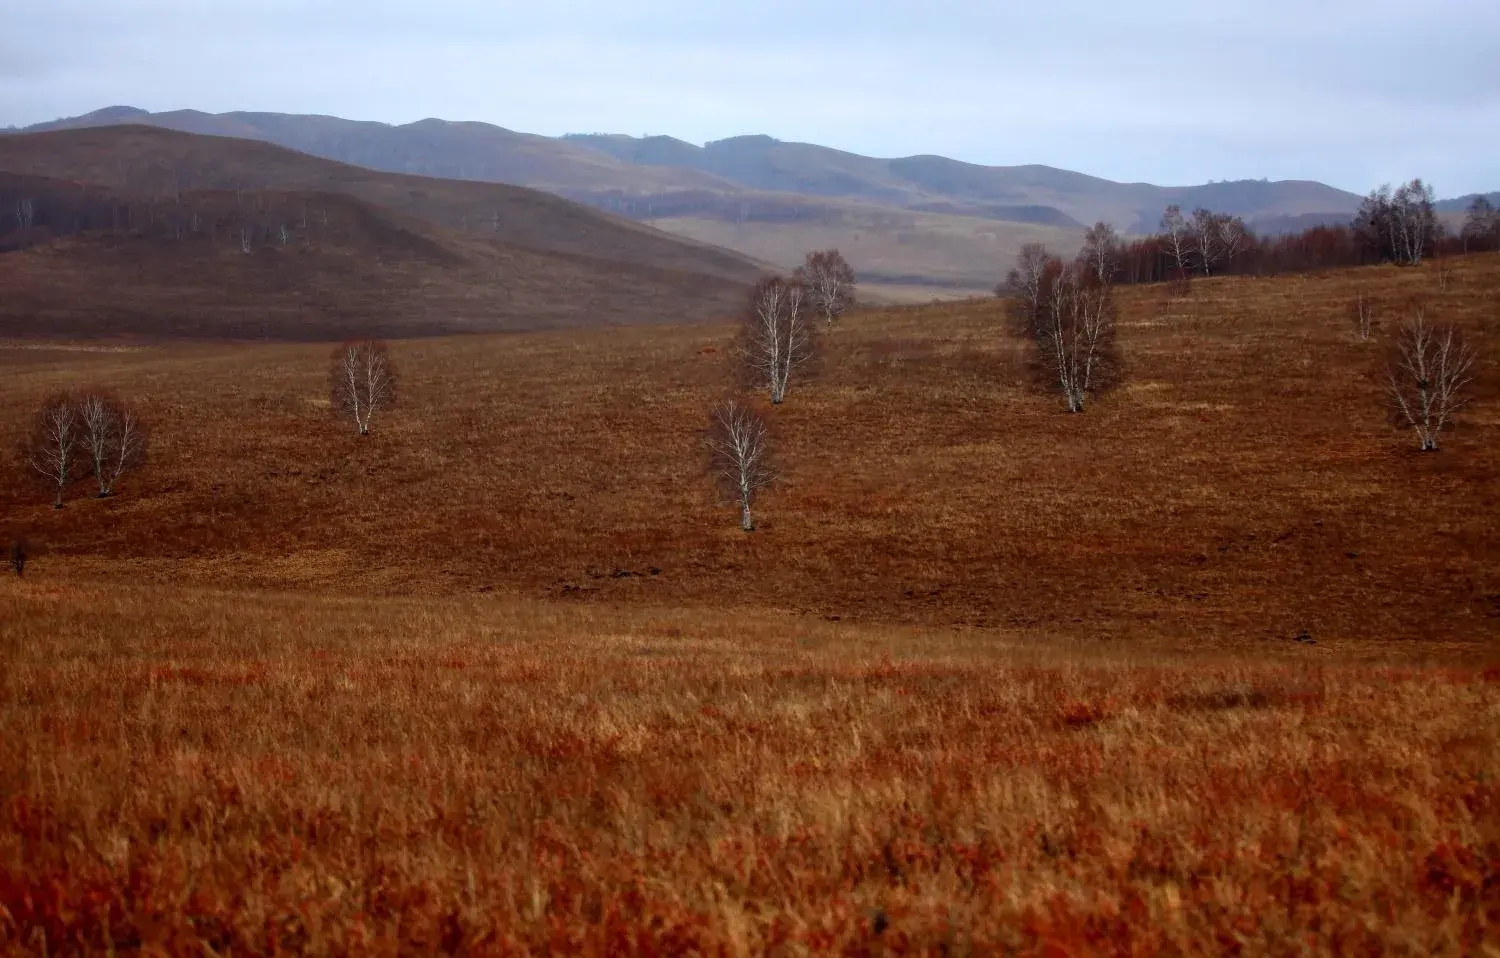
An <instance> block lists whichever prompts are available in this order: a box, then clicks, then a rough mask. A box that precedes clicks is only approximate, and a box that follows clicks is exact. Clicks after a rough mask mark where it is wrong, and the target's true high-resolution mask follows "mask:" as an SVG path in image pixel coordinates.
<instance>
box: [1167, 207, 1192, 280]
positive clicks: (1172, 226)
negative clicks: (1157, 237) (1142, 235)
mask: <svg viewBox="0 0 1500 958" xmlns="http://www.w3.org/2000/svg"><path fill="white" fill-rule="evenodd" d="M1161 232H1162V243H1163V245H1164V246H1166V249H1167V253H1168V255H1170V256H1171V257H1172V262H1173V265H1175V266H1176V267H1177V279H1178V280H1179V281H1180V282H1186V281H1187V277H1188V262H1189V260H1190V258H1191V256H1192V252H1191V246H1190V244H1191V242H1192V237H1191V231H1190V230H1189V228H1188V222H1187V220H1186V219H1185V218H1184V217H1183V215H1182V207H1180V206H1178V205H1177V204H1175V203H1174V204H1172V205H1171V206H1169V207H1167V211H1166V212H1165V213H1163V214H1162V217H1161Z"/></svg>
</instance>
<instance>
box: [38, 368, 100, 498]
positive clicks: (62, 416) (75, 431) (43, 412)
mask: <svg viewBox="0 0 1500 958" xmlns="http://www.w3.org/2000/svg"><path fill="white" fill-rule="evenodd" d="M25 458H26V463H27V465H29V466H30V467H31V469H32V471H33V472H35V473H36V474H37V475H38V476H39V477H40V478H41V480H42V481H43V482H45V483H46V484H47V485H48V486H49V487H50V488H53V489H55V490H56V492H57V494H56V496H55V497H54V498H53V500H52V507H53V508H54V509H61V508H62V506H63V491H64V490H65V489H67V487H68V484H69V483H70V482H73V481H75V480H77V479H80V478H82V476H83V474H84V470H85V469H86V468H87V465H88V460H87V458H86V456H85V453H84V449H83V427H82V423H80V422H79V418H78V410H77V405H76V403H75V402H74V400H73V397H72V396H69V395H67V394H66V393H59V394H57V395H55V396H53V397H52V398H51V399H48V400H47V401H46V402H45V403H44V404H43V405H42V408H41V409H40V410H38V411H37V414H36V418H35V419H33V420H32V425H31V433H30V435H29V436H28V437H27V439H26V446H25Z"/></svg>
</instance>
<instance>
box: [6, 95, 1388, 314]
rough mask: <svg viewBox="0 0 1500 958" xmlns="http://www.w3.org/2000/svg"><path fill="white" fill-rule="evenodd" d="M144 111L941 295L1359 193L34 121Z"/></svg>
mask: <svg viewBox="0 0 1500 958" xmlns="http://www.w3.org/2000/svg"><path fill="white" fill-rule="evenodd" d="M119 123H132V124H149V125H153V126H158V127H163V128H169V129H177V130H185V131H188V132H195V133H212V134H216V135H224V136H236V137H244V138H248V139H255V140H263V141H267V142H273V143H278V144H280V145H283V146H287V147H290V148H293V149H297V150H301V151H304V152H307V153H312V154H315V155H319V156H324V157H328V158H331V159H335V160H339V161H342V162H346V163H352V164H357V165H360V166H365V167H369V168H372V169H378V170H386V171H394V172H401V173H421V174H425V175H430V176H442V177H450V178H455V179H466V180H485V181H498V182H507V183H514V184H518V185H522V186H528V187H533V188H536V189H541V190H546V191H549V192H552V193H555V194H557V195H560V196H564V197H567V198H570V199H574V200H577V201H580V202H583V203H587V204H589V205H592V206H595V207H598V208H601V209H605V210H609V211H612V212H615V213H619V214H622V215H625V216H629V217H632V218H634V219H638V220H643V221H646V222H650V223H652V224H654V225H657V226H660V227H661V228H663V229H666V230H669V231H671V232H675V233H678V234H679V235H683V236H688V237H694V238H698V239H708V240H710V241H712V242H716V243H724V244H726V245H729V246H730V247H731V248H733V249H736V250H738V251H740V252H742V253H745V254H747V255H750V256H753V257H757V258H761V259H766V260H768V261H770V262H772V263H774V264H775V265H777V266H780V267H782V268H789V267H791V266H793V265H795V263H796V262H798V261H799V260H800V257H801V255H802V253H803V252H804V251H806V250H808V249H812V248H816V247H818V246H820V245H829V244H832V245H837V246H839V247H841V248H845V247H849V246H852V245H853V244H854V243H856V242H862V243H863V244H864V248H865V249H864V255H863V256H862V257H856V262H855V265H856V267H857V268H860V269H862V270H864V271H866V272H867V273H868V274H869V275H870V276H871V277H873V278H874V279H876V280H877V283H882V284H883V283H900V284H908V283H917V284H919V285H927V286H930V287H931V288H932V291H933V292H934V293H941V292H944V291H949V292H951V291H953V290H966V291H977V290H984V289H989V288H991V287H992V286H993V285H994V283H995V282H996V281H997V280H998V278H999V276H1000V275H1001V274H1003V272H1004V264H1005V263H1008V261H1009V260H1010V259H1011V258H1012V257H1013V256H1014V251H1015V250H1017V249H1019V248H1020V246H1021V245H1023V244H1024V243H1026V242H1030V241H1033V240H1043V241H1050V242H1051V243H1052V244H1053V245H1055V246H1056V247H1058V248H1059V249H1062V250H1065V251H1066V250H1070V249H1071V248H1073V247H1075V246H1076V245H1077V244H1078V243H1079V242H1080V235H1081V231H1082V227H1083V226H1084V225H1087V224H1092V223H1094V222H1096V221H1098V220H1106V221H1109V222H1111V223H1113V224H1114V225H1115V226H1116V227H1117V228H1119V229H1120V230H1122V231H1142V230H1154V229H1155V228H1156V224H1157V221H1158V220H1159V218H1160V216H1161V212H1162V210H1163V209H1164V208H1165V207H1166V206H1167V205H1168V204H1170V203H1177V204H1180V205H1182V206H1183V207H1185V208H1188V209H1191V208H1192V207H1194V206H1199V205H1207V206H1209V207H1211V208H1213V209H1215V210H1217V211H1221V212H1229V213H1235V214H1238V215H1242V216H1244V217H1245V218H1246V219H1247V220H1248V221H1250V222H1251V223H1252V224H1254V223H1256V222H1258V221H1262V220H1263V221H1265V222H1266V223H1267V224H1268V225H1273V228H1274V224H1276V223H1278V222H1280V221H1281V220H1283V219H1285V218H1288V217H1301V216H1308V215H1314V216H1319V217H1325V218H1334V217H1342V216H1347V215H1349V214H1352V213H1353V211H1354V210H1355V209H1356V207H1357V206H1358V203H1359V198H1358V197H1356V196H1353V195H1352V194H1349V193H1345V192H1343V191H1340V190H1336V189H1333V188H1331V187H1327V186H1324V185H1322V184H1319V183H1311V182H1298V181H1287V182H1276V183H1269V182H1253V181H1246V182H1236V183H1215V184H1208V185H1203V186H1190V187H1159V186H1153V185H1150V184H1144V183H1115V182H1112V181H1109V180H1105V179H1101V178H1098V177H1093V176H1086V175H1083V174H1079V173H1072V172H1069V171H1066V170H1058V169H1054V168H1051V167H1045V166H1035V165H1033V166H1014V167H986V166H980V165H976V164H971V163H963V162H959V161H956V160H951V159H948V158H945V157H937V156H913V157H904V158H896V159H880V158H874V157H866V156H860V155H857V154H853V153H847V152H843V151H839V150H834V149H829V148H826V147H821V146H816V145H812V144H805V143H785V142H782V141H779V140H775V139H773V138H771V137H768V136H744V137H735V138H732V139H728V140H721V141H718V142H715V143H709V144H707V145H706V146H702V147H700V146H696V145H693V144H689V143H685V142H683V141H681V140H676V139H673V138H671V137H647V138H634V137H629V136H619V135H592V134H588V135H571V136H565V137H561V138H556V139H553V138H548V137H541V136H535V135H530V134H524V133H516V132H513V131H510V130H505V129H503V128H500V127H496V126H491V125H488V124H483V123H450V122H445V121H442V120H433V119H429V120H422V121H420V122H418V123H412V124H406V125H402V126H392V125H388V124H383V123H369V122H356V121H351V120H344V119H340V118H337V117H323V116H295V115H286V114H272V113H226V114H207V113H200V112H197V111H193V110H182V111H174V112H168V113H154V114H153V113H146V112H144V111H140V110H135V109H132V108H129V107H118V108H111V109H107V110H101V111H99V112H97V113H93V114H88V115H86V116H82V117H74V118H70V119H66V120H59V121H56V122H55V123H50V124H43V125H42V126H39V127H33V128H32V129H33V130H43V129H78V128H88V127H96V126H101V125H111V124H119Z"/></svg>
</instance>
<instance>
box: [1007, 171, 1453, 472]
mask: <svg viewBox="0 0 1500 958" xmlns="http://www.w3.org/2000/svg"><path fill="white" fill-rule="evenodd" d="M1408 195H1411V194H1410V193H1409V194H1408ZM1169 212H1170V211H1169ZM1195 219H1198V218H1197V217H1195ZM1187 235H1188V234H1187V233H1184V236H1187ZM1221 235H1223V234H1221ZM1185 242H1186V241H1185ZM1403 242H1405V241H1403ZM1121 249H1122V247H1121V244H1120V241H1119V237H1118V236H1117V235H1116V233H1115V231H1114V229H1113V228H1112V227H1110V226H1109V225H1108V224H1106V223H1098V224H1096V225H1095V226H1093V227H1092V228H1091V229H1089V230H1088V231H1087V233H1085V235H1084V243H1083V247H1082V249H1081V250H1080V251H1079V253H1078V256H1077V258H1076V259H1075V260H1074V261H1073V262H1072V263H1066V262H1064V261H1063V260H1062V259H1061V258H1060V257H1057V256H1053V255H1051V254H1050V253H1048V251H1047V249H1046V247H1045V246H1042V245H1041V244H1037V243H1033V244H1029V245H1027V246H1025V247H1023V248H1022V250H1021V253H1020V255H1019V256H1018V257H1017V259H1016V265H1015V266H1014V267H1013V268H1012V269H1011V270H1010V272H1009V274H1008V275H1007V276H1006V280H1005V282H1004V283H1003V284H1001V285H1000V287H999V288H998V289H997V290H996V292H997V293H998V294H999V295H1001V296H1003V297H1006V298H1007V299H1008V304H1007V313H1008V316H1009V319H1010V322H1011V326H1012V329H1013V330H1014V331H1015V332H1016V333H1017V334H1019V335H1020V336H1022V337H1024V338H1025V339H1026V340H1028V341H1029V342H1030V343H1031V344H1032V346H1033V357H1032V363H1031V369H1032V371H1033V373H1034V377H1035V381H1036V382H1037V384H1038V385H1040V386H1042V387H1043V388H1046V389H1048V390H1049V391H1052V392H1055V393H1058V394H1059V395H1061V397H1062V399H1063V402H1064V404H1065V405H1066V407H1067V410H1068V412H1070V413H1077V412H1082V411H1083V409H1084V407H1085V405H1086V403H1087V402H1088V401H1089V399H1090V398H1091V397H1093V396H1097V395H1098V394H1099V393H1101V392H1103V391H1104V390H1106V389H1108V388H1109V387H1111V386H1112V385H1114V384H1115V383H1117V382H1118V380H1119V378H1120V375H1121V365H1120V356H1119V350H1118V345H1117V343H1116V339H1115V328H1116V306H1115V301H1114V295H1113V291H1114V281H1115V277H1116V276H1117V275H1118V274H1119V272H1120V268H1121V267H1120V259H1121ZM1374 312H1375V311H1374V305H1373V303H1372V302H1371V301H1370V299H1369V298H1368V297H1367V296H1366V295H1365V294H1364V293H1363V292H1361V293H1360V294H1359V296H1358V298H1357V299H1356V300H1355V302H1354V303H1353V304H1351V314H1352V319H1353V324H1354V330H1355V335H1356V336H1357V337H1358V338H1359V339H1360V340H1361V341H1367V340H1369V339H1370V338H1371V337H1372V335H1373V333H1374V326H1375V322H1374ZM1474 364H1475V351H1474V349H1473V347H1472V346H1471V345H1469V344H1468V343H1467V342H1466V341H1465V339H1464V336H1463V333H1462V331H1461V330H1460V329H1459V328H1458V327H1457V326H1455V325H1452V324H1442V323H1433V322H1430V321H1429V320H1428V319H1427V317H1426V315H1425V313H1424V312H1423V311H1421V310H1418V311H1417V312H1416V314H1415V315H1414V317H1413V318H1411V319H1410V320H1408V321H1407V322H1405V323H1403V324H1402V325H1401V326H1400V327H1399V328H1398V329H1396V330H1395V331H1394V333H1393V334H1392V335H1391V337H1390V338H1389V340H1388V342H1387V361H1386V364H1385V370H1384V376H1383V381H1384V386H1385V395H1386V399H1387V405H1388V410H1389V412H1390V414H1391V416H1392V418H1393V420H1394V421H1395V422H1396V423H1397V424H1398V425H1400V426H1401V427H1402V428H1411V429H1413V430H1414V431H1415V432H1416V434H1417V438H1418V443H1419V447H1420V448H1421V449H1422V450H1423V451H1432V450H1436V449H1437V448H1438V439H1439V435H1440V433H1441V432H1442V431H1443V430H1444V429H1445V428H1447V427H1448V426H1450V425H1451V423H1452V421H1453V417H1454V415H1455V414H1456V413H1457V412H1458V411H1459V410H1460V409H1462V408H1463V406H1464V405H1465V403H1466V401H1467V395H1466V390H1467V389H1468V387H1469V385H1470V383H1471V381H1472V373H1473V368H1474Z"/></svg>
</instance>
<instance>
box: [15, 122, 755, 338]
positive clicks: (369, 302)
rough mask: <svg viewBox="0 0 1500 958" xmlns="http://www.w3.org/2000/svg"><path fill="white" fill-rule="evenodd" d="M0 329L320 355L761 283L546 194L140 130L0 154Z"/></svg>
mask: <svg viewBox="0 0 1500 958" xmlns="http://www.w3.org/2000/svg"><path fill="white" fill-rule="evenodd" d="M23 200H24V201H26V202H29V203H30V204H31V206H32V209H33V210H34V213H33V215H32V217H31V218H30V219H31V222H30V224H29V225H27V224H25V223H22V222H21V221H20V217H19V216H10V217H7V218H4V219H0V249H6V248H10V249H13V250H15V249H17V248H21V247H28V248H26V249H22V250H20V251H13V252H10V253H8V254H6V260H5V265H6V267H7V268H6V269H5V271H4V274H3V276H0V331H3V332H7V333H10V334H13V335H37V334H48V333H50V334H58V335H88V334H91V333H103V332H110V333H129V334H135V335H158V334H169V335H215V336H219V335H230V336H255V337H265V336H270V337H273V338H276V337H290V338H299V339H301V338H327V337H329V336H334V335H345V334H349V333H356V332H360V331H362V330H363V331H367V332H382V333H386V334H395V333H405V334H419V333H436V332H455V331H460V330H483V329H491V330H493V329H516V328H542V327H549V326H557V325H598V324H613V323H633V322H660V321H663V320H682V319H692V318H708V317H712V316H719V315H724V314H726V313H728V312H730V311H732V310H734V309H735V308H737V307H738V306H739V302H740V298H741V296H742V294H743V287H744V285H745V284H747V283H748V282H750V281H752V280H753V279H754V278H755V277H756V276H757V275H758V274H759V273H760V271H761V269H760V267H759V266H758V265H757V264H755V263H752V262H750V261H749V260H746V259H744V258H743V257H740V256H738V255H736V254H734V253H732V252H729V251H727V250H723V249H718V248H714V247H710V246H706V245H702V244H698V243H693V242H691V241H687V240H683V239H680V238H677V237H673V236H670V235H668V234H665V233H662V232H660V231H657V230H654V229H651V228H649V227H646V226H643V225H641V224H638V223H633V222H630V221H628V220H625V219H621V218H618V217H614V216H610V215H608V214H604V213H601V212H598V211H595V210H591V209H589V208H587V207H583V206H580V205H578V204H575V203H571V202H568V201H565V200H562V199H559V198H557V197H554V196H550V195H548V194H545V193H541V192H537V191H534V190H528V189H523V188H517V187H510V186H504V185H498V184H481V183H472V182H462V183H461V182H451V181H443V180H434V179H429V178H425V177H414V176H396V175H391V174H382V173H376V172H372V171H369V170H364V169H360V168H357V167H352V166H347V165H344V164H339V163H333V162H330V161H327V160H323V159H319V158H315V157H310V156H306V155H302V154H298V153H294V152H292V151H289V150H286V149H283V148H280V147H276V146H272V145H269V144H263V143H256V142H249V141H245V140H234V139H227V138H221V137H204V136H194V135H188V134H182V133H177V132H172V131H165V130H160V129H153V128H145V127H118V128H110V129H89V130H80V131H64V132H56V133H46V134H37V135H27V136H8V137H0V208H4V209H7V210H10V209H15V208H17V204H18V202H20V201H23Z"/></svg>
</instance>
